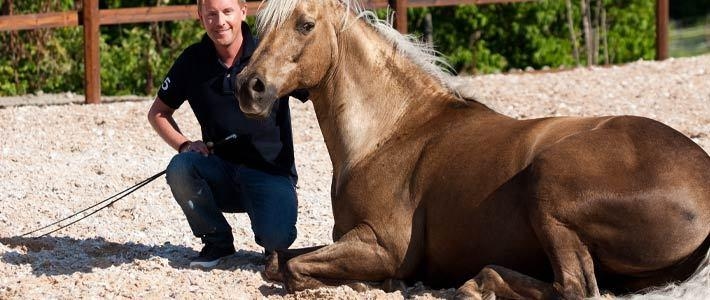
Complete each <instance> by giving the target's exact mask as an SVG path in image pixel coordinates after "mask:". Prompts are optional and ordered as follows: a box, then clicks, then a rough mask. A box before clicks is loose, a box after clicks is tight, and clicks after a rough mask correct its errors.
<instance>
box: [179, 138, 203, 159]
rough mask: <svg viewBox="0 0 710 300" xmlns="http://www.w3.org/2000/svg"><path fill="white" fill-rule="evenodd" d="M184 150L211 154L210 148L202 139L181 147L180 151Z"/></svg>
mask: <svg viewBox="0 0 710 300" xmlns="http://www.w3.org/2000/svg"><path fill="white" fill-rule="evenodd" d="M182 152H199V153H202V155H204V156H208V155H210V154H211V151H210V148H209V147H207V145H206V144H205V143H204V142H203V141H201V140H197V141H194V142H192V141H191V142H189V143H187V145H185V146H183V147H181V148H180V153H182Z"/></svg>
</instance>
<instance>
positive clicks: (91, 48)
mask: <svg viewBox="0 0 710 300" xmlns="http://www.w3.org/2000/svg"><path fill="white" fill-rule="evenodd" d="M82 1H83V7H84V9H83V10H80V11H66V12H50V13H39V14H24V15H10V16H0V31H18V30H34V29H40V28H55V27H71V26H83V27H84V66H85V73H84V76H85V77H84V87H85V92H84V97H85V102H86V103H99V102H100V98H101V81H100V80H101V78H100V61H99V37H100V36H99V27H100V26H101V25H112V24H125V23H144V22H159V21H178V20H190V19H197V7H196V5H171V6H156V7H135V8H116V9H99V0H82ZM529 1H536V0H363V1H361V3H362V4H363V6H364V7H365V8H369V9H375V8H386V7H391V8H392V9H393V10H394V11H395V12H406V11H407V8H409V7H433V6H453V5H464V4H475V5H479V4H494V3H512V2H529ZM668 1H669V0H656V59H658V60H663V59H666V58H668V18H669V16H668V14H669V12H668ZM260 5H261V1H248V2H247V13H248V14H249V15H254V14H256V12H257V11H258V9H259V6H260ZM394 27H395V28H396V29H397V30H399V31H400V32H402V33H406V32H407V14H406V13H395V19H394Z"/></svg>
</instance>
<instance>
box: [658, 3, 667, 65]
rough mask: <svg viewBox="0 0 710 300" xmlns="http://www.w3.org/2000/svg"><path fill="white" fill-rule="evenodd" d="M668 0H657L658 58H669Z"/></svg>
mask: <svg viewBox="0 0 710 300" xmlns="http://www.w3.org/2000/svg"><path fill="white" fill-rule="evenodd" d="M668 18H669V10H668V0H656V60H664V59H667V58H668Z"/></svg>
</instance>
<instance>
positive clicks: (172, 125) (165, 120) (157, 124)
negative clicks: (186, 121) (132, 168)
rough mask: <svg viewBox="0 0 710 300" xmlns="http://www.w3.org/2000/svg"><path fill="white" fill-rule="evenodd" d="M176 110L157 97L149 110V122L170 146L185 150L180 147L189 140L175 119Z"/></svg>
mask: <svg viewBox="0 0 710 300" xmlns="http://www.w3.org/2000/svg"><path fill="white" fill-rule="evenodd" d="M174 112H175V109H174V108H172V107H170V106H168V105H167V104H165V102H163V100H161V99H160V97H155V100H154V101H153V105H151V107H150V110H149V111H148V122H150V125H151V126H153V129H155V132H157V133H158V135H159V136H160V137H161V138H163V140H164V141H165V142H166V143H167V144H168V145H170V147H173V149H175V150H177V151H180V150H183V149H179V148H180V146H181V145H183V144H184V143H185V142H188V141H189V140H188V139H187V138H186V137H185V136H184V135H182V133H181V132H180V128H179V127H178V125H177V123H176V122H175V119H173V113H174Z"/></svg>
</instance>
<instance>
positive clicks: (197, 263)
mask: <svg viewBox="0 0 710 300" xmlns="http://www.w3.org/2000/svg"><path fill="white" fill-rule="evenodd" d="M220 260H221V258H218V259H215V260H211V261H193V262H190V268H203V269H208V268H212V267H214V266H216V265H218V264H219V261H220Z"/></svg>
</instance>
